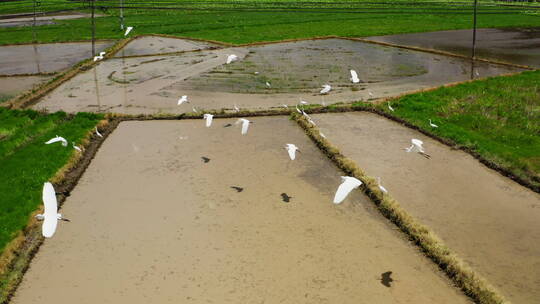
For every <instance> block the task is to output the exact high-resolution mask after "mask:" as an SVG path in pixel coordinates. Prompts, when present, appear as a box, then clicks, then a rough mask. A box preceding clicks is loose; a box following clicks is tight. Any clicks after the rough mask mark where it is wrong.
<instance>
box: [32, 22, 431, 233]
mask: <svg viewBox="0 0 540 304" xmlns="http://www.w3.org/2000/svg"><path fill="white" fill-rule="evenodd" d="M132 30H133V27H131V26H130V27H127V29H126V32H125V36H127V35H128V34H129V33H130V32H131V31H132ZM104 55H105V52H101V53H99V55H98V56H95V57H94V61H98V60H102V59H103V58H104ZM236 60H238V56H236V55H234V54H230V55H228V56H227V60H226V64H230V63H232V62H234V61H236ZM255 74H259V73H258V72H255ZM350 74H351V78H350V80H351V82H353V83H359V82H360V79H359V78H358V73H357V72H356V71H355V70H350ZM266 86H267V87H269V88H270V87H271V85H270V83H268V82H266ZM331 90H332V86H330V85H329V84H325V85H323V86H322V89H321V91H320V92H319V93H320V94H322V95H325V94H328V93H329V92H330V91H331ZM368 94H369V96H370V97H373V93H371V91H368ZM184 103H189V101H188V96H187V95H183V96H182V97H180V99H178V102H177V104H178V105H182V104H184ZM307 104H309V103H308V102H307V101H305V100H300V102H299V104H298V105H300V107H301V108H302V109H300V108H299V107H298V105H296V111H297V112H298V113H299V114H302V115H303V116H304V117H305V119H306V120H307V121H308V122H309V123H311V124H312V125H313V126H316V124H315V122H314V121H313V119H312V118H311V117H310V116H309V115H308V114H307V113H306V112H304V105H307ZM282 106H283V107H285V108H288V106H287V105H285V104H283V105H282ZM388 109H389V110H390V111H392V112H393V111H394V108H392V106H391V105H390V102H388ZM193 110H194V112H197V110H196V109H195V107H193ZM234 110H235V111H236V112H239V111H240V109H239V108H238V107H237V106H236V104H235V105H234ZM203 119H204V120H205V126H206V127H208V128H209V127H211V126H212V121H213V119H214V115H212V114H210V113H205V114H203ZM251 123H252V122H251V121H249V120H247V119H245V118H240V119H238V120H237V121H236V123H235V124H236V125H238V124H241V125H242V129H241V134H242V135H247V133H248V129H249V125H250V124H251ZM429 125H430V126H431V127H432V128H438V126H437V125H435V124H433V123H432V122H431V119H430V120H429ZM95 133H96V135H97V136H98V137H103V135H102V134H101V133H99V130H98V128H97V127H96V128H95ZM319 134H320V136H321V137H323V138H326V136H325V135H324V134H322V133H320V132H319ZM57 142H60V143H61V144H62V146H63V147H67V146H68V141H67V140H66V139H65V138H63V137H61V136H58V135H56V136H55V137H53V138H51V139H50V140H49V141H47V142H45V144H47V145H49V144H53V143H57ZM423 144H424V143H423V142H422V141H421V140H419V139H416V138H413V139H411V146H410V147H408V148H405V151H406V152H417V153H419V154H421V155H423V156H424V157H426V158H430V155H429V154H426V153H425V150H424V147H423ZM72 145H73V148H74V149H75V150H77V151H78V152H82V151H83V149H82V148H81V147H78V146H76V145H75V143H72ZM285 150H286V151H287V153H288V155H289V158H290V159H291V160H295V159H296V152H297V151H298V152H300V150H299V149H298V147H297V146H296V145H294V144H286V145H285ZM341 180H342V182H341V184H340V185H339V186H338V188H337V191H336V193H335V195H334V200H333V203H334V204H340V203H342V202H343V201H344V200H345V198H346V197H347V196H348V195H349V193H350V192H351V191H352V190H354V189H356V188H358V187H360V186H361V185H362V181H360V180H359V179H357V178H355V177H352V176H342V177H341ZM377 183H378V188H379V189H380V191H381V192H383V193H384V194H387V193H388V191H387V190H386V188H384V187H383V186H382V185H381V178H380V177H378V178H377ZM43 204H44V207H45V208H44V209H45V211H44V213H43V214H38V215H36V218H37V219H38V220H43V225H42V234H43V236H44V237H46V238H50V237H52V236H53V235H54V233H55V231H56V226H57V222H58V220H65V221H69V220H67V219H65V218H63V217H62V215H61V214H60V213H58V203H57V200H56V192H55V190H54V187H53V185H52V184H51V183H49V182H46V183H45V184H44V185H43Z"/></svg>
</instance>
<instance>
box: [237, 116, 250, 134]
mask: <svg viewBox="0 0 540 304" xmlns="http://www.w3.org/2000/svg"><path fill="white" fill-rule="evenodd" d="M239 123H242V135H246V134H247V132H248V128H249V124H250V123H251V121H249V120H247V119H245V118H240V119H238V120H237V121H236V123H235V124H239Z"/></svg>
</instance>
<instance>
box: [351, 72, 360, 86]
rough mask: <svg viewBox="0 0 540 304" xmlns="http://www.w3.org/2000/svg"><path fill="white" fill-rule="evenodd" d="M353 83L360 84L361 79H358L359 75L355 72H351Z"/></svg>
mask: <svg viewBox="0 0 540 304" xmlns="http://www.w3.org/2000/svg"><path fill="white" fill-rule="evenodd" d="M351 81H352V83H359V82H360V79H358V74H357V73H356V71H355V70H351Z"/></svg>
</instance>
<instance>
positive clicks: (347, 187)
mask: <svg viewBox="0 0 540 304" xmlns="http://www.w3.org/2000/svg"><path fill="white" fill-rule="evenodd" d="M341 181H342V182H341V185H339V187H338V189H337V191H336V195H335V196H334V204H341V202H343V200H344V199H345V198H346V197H347V195H349V193H350V192H351V191H352V190H353V189H355V188H358V187H360V185H362V182H361V181H360V180H358V179H357V178H355V177H352V176H342V177H341Z"/></svg>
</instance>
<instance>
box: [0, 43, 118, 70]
mask: <svg viewBox="0 0 540 304" xmlns="http://www.w3.org/2000/svg"><path fill="white" fill-rule="evenodd" d="M113 43H114V42H104V41H98V42H96V51H97V52H100V51H102V50H104V49H106V48H108V47H110V46H112V45H113ZM91 57H93V55H92V44H91V43H88V42H72V43H45V44H37V45H31V44H27V45H10V46H0V58H2V60H1V61H0V75H16V74H35V73H51V72H58V71H60V70H63V69H66V68H69V67H70V66H72V65H75V64H77V63H78V62H80V61H82V60H84V59H87V58H91Z"/></svg>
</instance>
